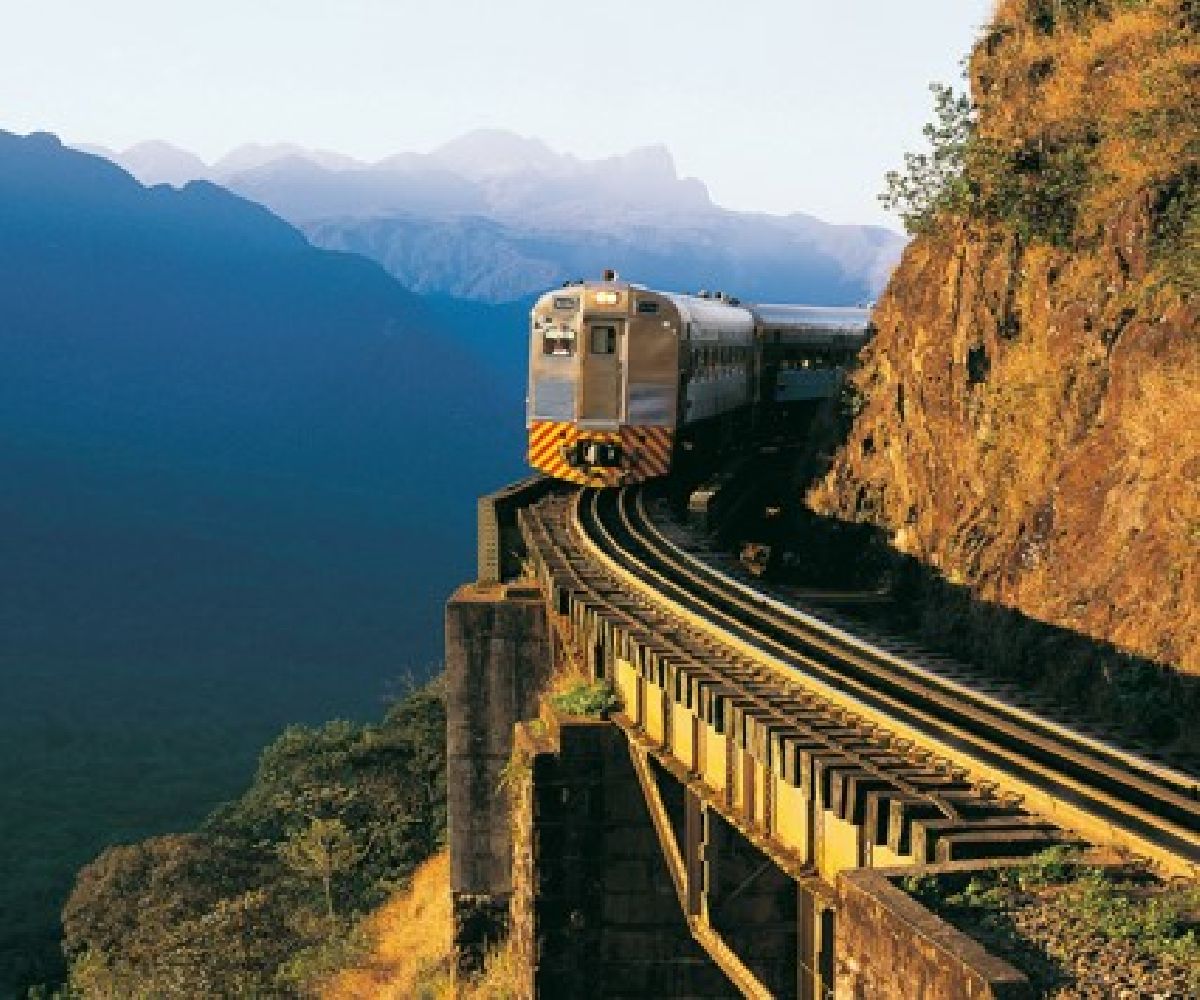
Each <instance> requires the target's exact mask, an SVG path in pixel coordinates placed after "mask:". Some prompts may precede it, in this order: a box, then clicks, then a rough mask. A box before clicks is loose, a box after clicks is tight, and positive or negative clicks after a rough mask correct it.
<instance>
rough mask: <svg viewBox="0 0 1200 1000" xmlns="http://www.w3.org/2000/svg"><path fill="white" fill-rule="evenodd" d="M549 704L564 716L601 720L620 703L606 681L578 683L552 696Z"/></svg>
mask: <svg viewBox="0 0 1200 1000" xmlns="http://www.w3.org/2000/svg"><path fill="white" fill-rule="evenodd" d="M550 704H551V705H553V706H554V707H555V708H557V709H558V710H559V711H560V712H563V713H564V714H566V715H586V716H590V717H592V718H603V717H605V716H607V715H608V713H609V712H611V711H613V710H614V709H616V708H617V707H618V706H619V705H620V702H619V700H618V699H617V696H616V693H615V692H614V691H613V689H612V685H611V684H609V683H608V681H595V682H593V683H588V682H587V681H580V682H578V683H577V684H574V685H572V686H571V687H570V688H568V689H567V690H566V691H563V692H561V693H560V694H556V695H553V696H552V697H551V698H550Z"/></svg>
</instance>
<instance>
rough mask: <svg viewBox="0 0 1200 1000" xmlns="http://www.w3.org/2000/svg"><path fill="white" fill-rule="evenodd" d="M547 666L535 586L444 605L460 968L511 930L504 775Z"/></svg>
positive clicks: (482, 591)
mask: <svg viewBox="0 0 1200 1000" xmlns="http://www.w3.org/2000/svg"><path fill="white" fill-rule="evenodd" d="M550 670H551V645H550V637H549V633H548V629H547V618H546V608H545V605H544V603H543V601H542V598H541V593H540V591H538V590H537V589H536V588H530V587H520V588H519V587H515V586H509V587H504V586H496V585H493V586H480V585H469V586H464V587H461V588H460V589H459V590H458V591H457V592H456V593H455V594H454V596H453V597H452V598H451V599H450V601H449V602H448V603H447V605H446V701H447V704H446V709H447V720H448V721H447V736H446V739H447V792H448V800H449V801H448V806H449V814H450V888H451V892H452V893H453V908H454V947H455V951H456V954H457V956H458V957H457V963H458V971H459V972H464V973H465V972H475V971H478V970H479V969H480V968H481V967H482V964H483V958H484V956H485V955H486V953H487V950H488V948H489V947H490V946H491V945H492V944H494V943H496V942H497V941H499V940H500V939H501V938H503V937H504V936H505V934H506V933H507V929H508V918H509V900H510V898H511V896H512V835H511V829H512V824H511V811H510V808H509V804H508V798H507V794H506V793H505V791H504V789H503V788H502V787H501V785H502V780H501V775H502V772H503V770H504V768H505V766H506V765H507V764H508V762H509V759H510V757H511V755H512V737H513V726H514V724H515V723H516V722H517V721H518V720H520V719H528V718H531V717H532V716H533V715H535V714H536V712H537V698H538V695H539V694H540V693H541V691H542V690H543V688H544V687H545V684H546V679H547V677H548V676H549V674H550Z"/></svg>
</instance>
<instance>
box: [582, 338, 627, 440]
mask: <svg viewBox="0 0 1200 1000" xmlns="http://www.w3.org/2000/svg"><path fill="white" fill-rule="evenodd" d="M583 347H584V351H585V352H586V353H585V354H584V357H583V379H582V385H581V389H582V393H581V398H580V401H579V419H580V420H611V421H618V420H620V419H621V408H622V407H621V404H622V402H623V397H624V392H623V391H622V378H621V374H622V371H623V364H622V362H623V359H624V357H625V323H624V321H622V320H616V319H604V320H591V321H590V322H588V324H587V332H586V339H585V343H584V345H583Z"/></svg>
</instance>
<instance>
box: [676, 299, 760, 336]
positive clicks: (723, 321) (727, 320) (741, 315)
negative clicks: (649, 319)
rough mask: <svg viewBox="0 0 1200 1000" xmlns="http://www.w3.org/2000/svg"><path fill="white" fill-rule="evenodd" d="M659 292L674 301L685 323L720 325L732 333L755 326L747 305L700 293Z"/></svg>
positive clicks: (746, 330) (742, 331) (706, 325)
mask: <svg viewBox="0 0 1200 1000" xmlns="http://www.w3.org/2000/svg"><path fill="white" fill-rule="evenodd" d="M658 294H659V295H662V296H665V297H666V298H668V299H670V300H671V302H672V303H674V305H675V308H676V309H678V310H679V315H680V318H681V319H682V320H683V322H685V323H698V324H699V325H701V326H704V327H719V328H721V329H724V330H727V331H729V332H731V333H733V332H739V333H745V332H749V331H750V330H752V329H753V328H754V317H753V316H752V315H751V313H750V310H749V309H747V308H746V307H745V306H735V305H733V304H732V303H730V302H727V301H725V300H724V299H708V298H701V297H700V296H699V295H680V294H677V293H675V292H659V293H658Z"/></svg>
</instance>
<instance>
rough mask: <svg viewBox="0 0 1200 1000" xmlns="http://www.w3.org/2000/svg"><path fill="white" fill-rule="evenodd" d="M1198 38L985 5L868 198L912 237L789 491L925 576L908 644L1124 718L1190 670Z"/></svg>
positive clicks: (1199, 394) (1130, 19)
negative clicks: (924, 141)
mask: <svg viewBox="0 0 1200 1000" xmlns="http://www.w3.org/2000/svg"><path fill="white" fill-rule="evenodd" d="M1198 30H1200V4H1198V3H1196V2H1195V0H1001V2H1000V3H999V4H998V6H997V9H996V12H995V16H994V19H993V21H992V23H991V25H990V26H989V27H988V28H987V29H986V30H985V32H984V34H983V36H982V38H981V40H980V41H979V43H978V45H977V46H976V48H975V50H974V52H973V54H972V55H971V57H970V60H969V77H970V94H969V96H968V95H958V94H956V93H955V92H954V91H952V90H950V89H947V88H935V95H936V108H935V111H936V116H935V121H934V122H933V123H932V124H931V125H930V126H929V129H928V131H927V135H928V137H929V139H930V149H929V150H928V151H927V152H925V153H923V154H917V155H911V156H909V157H908V158H907V162H906V164H905V169H904V170H902V171H897V172H896V173H895V174H893V175H891V176H890V177H889V179H888V191H887V193H886V194H885V195H884V200H885V201H886V202H888V203H890V204H891V205H893V206H894V207H895V208H897V209H898V210H899V211H900V212H901V213H902V215H903V216H904V218H905V220H906V222H907V224H908V226H909V228H910V230H911V231H912V232H913V233H914V235H915V239H914V240H913V241H912V243H911V244H910V245H909V247H908V248H907V250H906V252H905V254H904V258H903V260H902V262H901V264H900V266H899V268H898V269H897V271H896V272H895V274H894V276H893V278H892V280H891V283H890V285H889V286H888V288H887V290H886V292H885V294H884V295H883V297H882V298H881V300H880V302H879V303H878V305H877V307H876V309H875V313H874V322H875V324H876V326H877V328H878V333H877V336H876V338H875V340H874V341H873V343H872V344H871V346H870V348H869V349H868V351H867V352H866V354H865V358H864V361H863V364H862V366H861V368H860V370H859V371H858V372H857V373H856V374H855V376H854V377H853V379H852V380H851V384H850V385H849V386H848V388H847V392H846V395H845V398H844V399H843V400H842V404H843V413H842V417H843V428H842V430H843V433H844V442H843V443H842V444H841V446H840V447H839V448H838V450H837V451H836V453H835V454H834V455H833V457H832V462H831V465H830V467H829V468H828V469H827V470H826V471H825V472H824V474H823V475H821V476H819V477H818V478H817V480H816V481H815V483H814V484H813V485H812V486H811V487H810V488H809V491H808V501H809V504H810V506H811V507H812V508H813V509H814V510H815V511H817V512H818V513H821V514H824V515H828V516H831V517H834V518H836V519H838V520H841V521H858V522H865V523H867V524H870V525H874V526H876V527H877V528H878V529H880V531H881V532H882V533H884V534H885V535H886V537H887V539H888V541H889V543H890V545H891V546H892V547H893V549H894V550H896V551H897V552H899V553H901V554H903V555H904V556H906V557H911V561H912V562H914V563H916V564H918V565H920V566H922V567H924V568H925V569H927V570H928V571H929V573H930V575H931V576H933V577H936V578H937V579H938V581H939V586H938V587H936V588H932V589H931V591H930V592H931V593H933V592H936V594H938V595H940V597H935V598H934V599H933V600H932V602H927V603H926V605H925V609H924V624H925V626H926V628H927V629H928V630H930V631H933V632H940V633H941V634H942V635H943V636H950V637H952V638H956V639H957V641H958V642H959V644H960V645H966V646H972V647H973V648H974V651H975V652H979V651H983V652H984V653H987V654H1003V653H1014V651H1015V652H1016V653H1017V654H1019V655H1017V657H1016V659H1018V660H1020V661H1021V666H1022V668H1023V669H1026V670H1028V671H1030V672H1034V673H1040V674H1042V675H1045V676H1051V677H1055V678H1057V680H1056V683H1057V684H1058V685H1059V687H1061V688H1064V689H1068V688H1076V689H1078V688H1083V687H1087V688H1089V689H1091V688H1104V687H1106V688H1108V689H1110V690H1111V689H1113V688H1114V687H1115V688H1117V689H1119V690H1118V692H1117V695H1118V696H1117V698H1116V704H1117V705H1118V706H1120V705H1124V706H1125V707H1126V708H1130V707H1132V709H1133V713H1134V714H1137V713H1139V712H1145V713H1147V714H1150V715H1153V714H1154V713H1155V712H1156V711H1157V710H1158V709H1161V708H1162V707H1163V706H1162V705H1161V704H1160V705H1158V706H1157V708H1156V707H1155V706H1154V705H1151V704H1149V702H1147V701H1145V700H1143V701H1139V700H1138V697H1137V696H1138V693H1139V691H1141V690H1142V689H1143V688H1144V689H1145V690H1149V689H1150V688H1152V687H1154V685H1153V684H1152V683H1151V681H1153V680H1154V675H1159V674H1162V673H1163V672H1164V671H1165V672H1166V673H1167V674H1171V673H1172V671H1171V669H1170V668H1179V669H1180V671H1181V672H1182V673H1184V674H1186V673H1191V674H1197V673H1200V333H1198V331H1197V293H1198V292H1200V255H1198V251H1197V248H1198V247H1200V113H1198V111H1197V109H1198V108H1200V87H1198V83H1200V46H1198V45H1197V31H1198ZM952 594H958V595H959V597H958V598H956V599H951V595H952ZM962 595H966V596H965V598H964V597H962ZM927 596H929V595H928V594H927ZM980 608H991V609H1000V610H1011V611H1012V612H1014V613H1015V614H1014V615H1011V616H1005V615H997V614H990V613H984V612H981V611H980V610H979V609H980ZM1018 620H1019V621H1021V622H1030V623H1037V624H1043V625H1046V626H1047V627H1048V628H1050V629H1052V630H1053V631H1054V632H1055V633H1056V634H1059V635H1061V636H1073V637H1079V638H1080V639H1083V640H1086V641H1087V643H1090V649H1091V651H1092V652H1093V653H1094V654H1095V655H1093V656H1091V657H1090V664H1089V665H1088V667H1087V668H1086V669H1085V668H1084V667H1083V666H1082V665H1081V662H1080V660H1079V658H1077V657H1070V656H1066V655H1063V654H1062V650H1063V649H1065V648H1066V646H1062V645H1058V646H1056V645H1055V644H1053V643H1051V644H1045V643H1043V642H1041V639H1039V640H1038V641H1036V642H1035V641H1033V640H1032V639H1031V638H1030V636H1033V635H1038V636H1042V637H1044V636H1045V635H1046V634H1048V633H1046V632H1045V631H1040V632H1039V631H1038V630H1037V629H1034V630H1032V631H1031V630H1030V629H1026V628H1023V629H1020V630H1016V631H1020V632H1021V635H1019V636H1018V635H1015V632H1014V629H1013V628H1008V631H1007V633H1005V628H1004V627H1002V626H1005V627H1007V626H1009V625H1011V624H1012V622H1014V621H1018ZM1085 659H1086V657H1085ZM1159 679H1161V678H1159ZM1097 681H1099V682H1100V683H1098V684H1097V683H1095V682H1097ZM1183 683H1184V689H1183V690H1186V691H1190V692H1191V694H1189V695H1187V697H1192V696H1193V695H1194V690H1195V689H1194V686H1188V685H1189V684H1190V682H1186V681H1185V682H1183ZM1176 693H1178V692H1176ZM1125 696H1129V698H1132V701H1131V700H1129V698H1126V697H1125ZM1156 697H1158V698H1159V699H1160V701H1161V698H1162V697H1163V696H1161V695H1158V696H1156ZM1168 697H1174V695H1169V696H1168ZM1151 728H1153V727H1151ZM1160 728H1165V732H1162V733H1160V734H1159V735H1160V736H1165V737H1166V738H1172V737H1173V736H1175V735H1179V734H1178V733H1176V732H1173V731H1172V730H1171V726H1170V725H1169V724H1167V723H1164V726H1163V727H1160Z"/></svg>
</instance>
